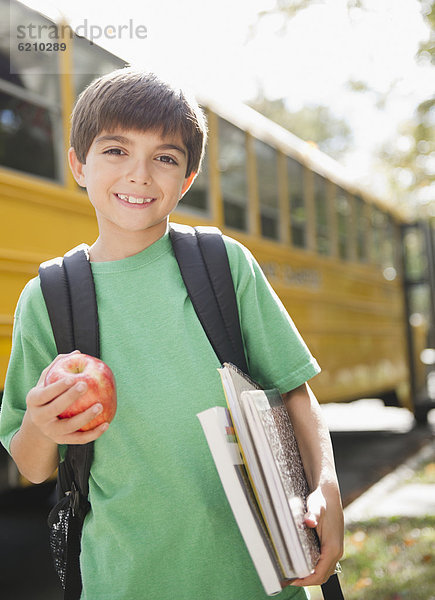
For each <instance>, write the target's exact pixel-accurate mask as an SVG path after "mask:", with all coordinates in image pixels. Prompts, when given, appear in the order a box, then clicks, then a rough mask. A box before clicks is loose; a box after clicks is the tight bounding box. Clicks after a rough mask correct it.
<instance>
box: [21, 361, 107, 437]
mask: <svg viewBox="0 0 435 600" xmlns="http://www.w3.org/2000/svg"><path fill="white" fill-rule="evenodd" d="M74 352H78V350H75V351H74ZM71 354H73V353H71ZM63 356H66V355H65V354H59V356H57V357H56V358H55V359H54V361H53V362H52V363H51V364H50V365H49V366H48V367H47V368H46V369H44V371H43V372H42V373H41V377H40V378H39V381H38V383H37V384H36V386H35V387H34V388H32V389H31V390H30V392H29V393H28V394H27V398H26V403H27V413H28V417H29V418H30V420H31V421H32V423H33V425H34V426H35V427H36V428H37V429H38V430H39V431H40V432H41V433H42V434H43V435H45V436H46V437H47V438H49V439H50V440H52V441H53V442H55V443H56V444H87V443H88V442H93V441H94V440H96V439H97V438H99V437H100V435H102V434H103V433H104V432H105V431H106V430H107V428H108V427H109V424H108V423H102V424H101V425H99V426H98V427H96V428H95V429H91V430H90V431H78V430H79V429H80V428H81V427H83V426H84V425H86V423H89V421H91V420H92V419H93V418H94V417H95V415H97V414H98V413H99V412H101V410H102V408H103V407H102V406H101V404H98V403H97V404H94V405H93V406H91V407H89V408H88V409H87V410H85V411H83V412H82V413H80V414H78V415H75V416H74V417H71V418H69V419H59V418H58V416H59V415H60V414H61V413H62V412H63V411H64V410H65V409H66V408H68V406H70V405H71V404H72V403H73V402H74V401H75V400H77V398H79V397H80V396H81V395H82V394H84V393H85V391H86V384H83V382H81V383H78V384H76V385H74V380H73V378H72V377H71V378H68V377H66V378H65V379H63V380H59V381H56V382H55V383H51V384H49V385H47V386H45V385H44V381H45V376H46V373H47V371H48V370H49V369H50V367H51V366H52V365H53V364H54V363H55V362H56V361H57V360H59V358H61V357H63ZM83 386H84V388H83Z"/></svg>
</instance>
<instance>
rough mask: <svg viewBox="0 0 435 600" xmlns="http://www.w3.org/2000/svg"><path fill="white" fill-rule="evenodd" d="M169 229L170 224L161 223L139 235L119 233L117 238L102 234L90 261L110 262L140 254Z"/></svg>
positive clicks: (90, 254)
mask: <svg viewBox="0 0 435 600" xmlns="http://www.w3.org/2000/svg"><path fill="white" fill-rule="evenodd" d="M168 228H169V224H168V223H161V224H160V227H155V228H152V229H147V230H146V231H145V232H137V234H132V233H129V234H127V235H125V234H124V235H123V234H122V233H120V232H117V235H116V236H111V235H102V234H101V232H100V235H99V236H98V238H97V239H96V241H95V242H94V243H93V244H92V246H91V247H90V248H89V257H90V260H91V262H108V261H114V260H122V259H124V258H128V257H129V256H134V255H135V254H139V252H142V250H145V249H146V248H148V247H149V246H151V245H152V244H154V242H157V240H159V239H160V238H161V237H163V236H164V235H165V233H166V232H167V231H168Z"/></svg>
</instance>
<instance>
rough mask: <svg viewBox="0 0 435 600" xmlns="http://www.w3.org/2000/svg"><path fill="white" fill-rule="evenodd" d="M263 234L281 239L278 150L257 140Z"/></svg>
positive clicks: (258, 182)
mask: <svg viewBox="0 0 435 600" xmlns="http://www.w3.org/2000/svg"><path fill="white" fill-rule="evenodd" d="M254 148H255V158H256V166H257V184H258V196H259V207H260V219H261V235H263V236H264V237H267V238H271V239H273V240H278V239H279V203H278V165H277V158H276V150H275V149H274V148H272V147H271V146H269V145H268V144H265V143H264V142H261V141H260V140H255V144H254Z"/></svg>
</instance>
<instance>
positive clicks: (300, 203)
mask: <svg viewBox="0 0 435 600" xmlns="http://www.w3.org/2000/svg"><path fill="white" fill-rule="evenodd" d="M287 182H288V191H289V205H290V239H291V242H292V244H293V246H297V247H298V248H305V247H306V246H307V214H306V208H305V198H304V167H303V166H302V165H301V164H300V163H298V162H297V161H296V160H294V159H293V158H290V157H287Z"/></svg>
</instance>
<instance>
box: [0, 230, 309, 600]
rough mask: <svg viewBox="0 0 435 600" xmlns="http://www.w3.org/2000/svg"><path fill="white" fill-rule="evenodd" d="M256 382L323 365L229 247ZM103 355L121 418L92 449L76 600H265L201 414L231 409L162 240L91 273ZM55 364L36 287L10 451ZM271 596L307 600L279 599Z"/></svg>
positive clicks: (15, 369)
mask: <svg viewBox="0 0 435 600" xmlns="http://www.w3.org/2000/svg"><path fill="white" fill-rule="evenodd" d="M225 243H226V247H227V251H228V255H229V260H230V265H231V271H232V275H233V279H234V282H235V287H236V293H237V300H238V307H239V312H240V319H241V325H242V331H243V337H244V343H245V348H246V353H247V358H248V366H249V370H250V373H251V376H252V377H253V378H254V379H256V380H257V381H258V382H259V383H260V384H261V385H263V386H264V387H271V386H272V385H275V386H276V387H278V388H279V389H280V391H281V392H287V391H289V390H291V389H293V388H295V387H297V386H299V385H300V384H302V383H303V382H304V381H306V380H308V379H309V378H310V377H312V376H313V375H315V374H316V373H317V372H318V371H319V368H318V366H317V363H316V361H315V360H314V359H313V358H312V356H311V355H310V353H309V351H308V349H307V348H306V346H305V344H304V343H303V341H302V339H301V337H300V336H299V334H298V333H297V331H296V329H295V327H294V325H293V323H292V321H291V319H290V318H289V316H288V314H287V313H286V311H285V309H284V308H283V306H282V304H281V303H280V301H279V300H278V298H277V296H276V295H275V293H274V292H273V290H272V289H271V287H270V286H269V284H268V283H267V281H266V280H265V278H264V275H263V274H262V272H261V270H260V268H259V266H258V264H257V263H256V262H255V260H254V259H253V257H252V256H251V254H250V253H249V252H248V251H247V250H246V249H245V248H244V247H243V246H241V245H240V244H239V243H237V242H235V241H234V240H231V239H229V238H225ZM92 271H93V275H94V279H95V287H96V293H97V299H98V312H99V321H100V342H101V358H102V360H104V361H105V362H106V363H107V364H108V365H109V366H110V367H111V368H112V370H113V372H114V375H115V378H116V383H117V391H118V409H117V413H116V416H115V419H114V420H113V422H112V424H111V425H110V427H109V429H108V431H107V432H106V433H104V434H103V435H102V436H101V438H99V439H98V440H97V441H96V443H95V458H94V462H93V464H92V469H91V475H90V502H91V505H92V510H91V512H90V513H89V514H88V516H87V517H86V521H85V524H84V530H83V537H82V553H81V564H82V576H83V589H84V591H83V594H82V599H83V600H103V599H104V600H107V599H108V598H110V600H145V599H149V600H174V598H176V599H177V600H184V599H186V600H187V599H196V600H256V599H260V598H262V599H264V598H266V595H265V593H264V591H263V588H262V586H261V583H260V581H259V578H258V576H257V574H256V572H255V569H254V567H253V564H252V561H251V559H250V557H249V554H248V552H247V550H246V548H245V546H244V543H243V540H242V538H241V535H240V533H239V530H238V528H237V525H236V523H235V521H234V518H233V516H232V513H231V509H230V508H229V505H228V502H227V500H226V497H225V495H224V492H223V489H222V486H221V484H220V481H219V478H218V475H217V472H216V469H215V467H214V463H213V459H212V457H211V454H210V452H209V449H208V446H207V443H206V441H205V437H204V435H203V432H202V429H201V426H200V423H199V421H198V419H197V418H196V414H197V413H198V412H200V411H202V410H205V409H206V408H209V407H212V406H217V405H221V406H225V397H224V394H223V391H222V386H221V382H220V377H219V374H218V371H217V368H218V367H219V362H218V359H217V358H216V356H215V354H214V352H213V350H212V348H211V346H210V344H209V342H208V340H207V337H206V335H205V333H204V331H203V329H202V327H201V325H200V323H199V321H198V319H197V317H196V315H195V313H194V310H193V307H192V304H191V302H190V300H189V298H188V295H187V292H186V289H185V287H184V284H183V281H182V279H181V275H180V272H179V269H178V265H177V262H176V260H175V257H174V254H173V252H172V246H171V242H170V239H169V236H168V234H165V236H164V237H162V238H161V239H159V240H158V241H157V242H156V243H154V244H153V245H152V246H150V247H149V248H147V249H145V250H144V251H142V252H140V253H139V254H137V255H135V256H131V257H129V258H126V259H124V260H120V261H114V262H101V263H92ZM55 355H56V349H55V344H54V340H53V336H52V332H51V328H50V325H49V320H48V315H47V311H46V308H45V304H44V301H43V298H42V294H41V290H40V285H39V279H38V278H36V279H33V280H32V281H30V282H29V283H28V284H27V286H26V287H25V289H24V291H23V293H22V295H21V297H20V300H19V303H18V306H17V310H16V316H15V324H14V334H13V350H12V355H11V360H10V365H9V369H8V374H7V378H6V386H5V395H4V402H3V407H2V412H1V417H0V439H1V440H2V442H3V443H4V445H5V446H6V448H9V444H10V440H11V438H12V436H13V435H14V434H15V433H16V431H17V430H18V429H19V427H20V425H21V420H22V417H23V415H24V411H25V398H26V394H27V392H28V390H29V389H30V388H31V387H33V386H34V385H35V384H36V382H37V380H38V378H39V376H40V373H41V371H42V370H43V369H44V368H45V367H46V366H47V365H48V364H49V363H50V362H51V361H52V360H53V358H54V357H55ZM278 597H279V598H298V599H301V598H305V592H304V591H303V590H302V589H301V588H291V587H288V588H286V589H285V590H284V591H283V592H281V593H280V594H279V596H278Z"/></svg>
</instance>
